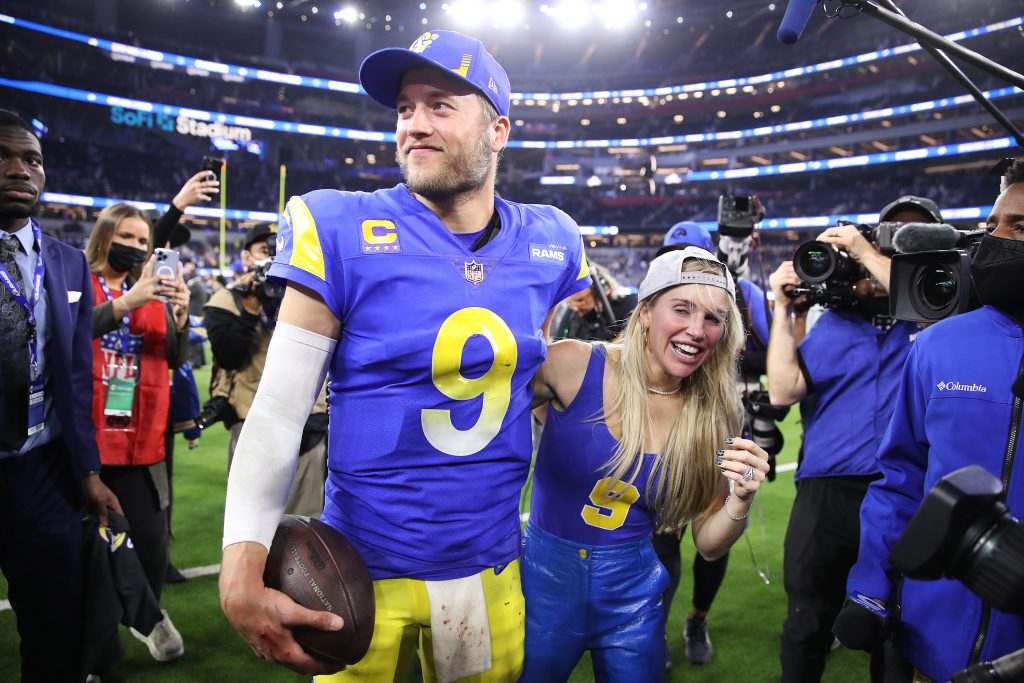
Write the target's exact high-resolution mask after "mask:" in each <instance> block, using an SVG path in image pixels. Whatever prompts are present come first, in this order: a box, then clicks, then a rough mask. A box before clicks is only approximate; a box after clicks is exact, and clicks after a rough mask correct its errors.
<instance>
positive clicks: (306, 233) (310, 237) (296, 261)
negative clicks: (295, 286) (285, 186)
mask: <svg viewBox="0 0 1024 683" xmlns="http://www.w3.org/2000/svg"><path fill="white" fill-rule="evenodd" d="M288 213H289V214H290V216H291V223H292V253H291V257H290V258H289V259H288V265H291V266H295V267H296V268H300V269H302V270H304V271H306V272H307V273H309V274H310V275H312V276H314V277H317V278H320V279H321V280H323V281H324V282H326V281H327V276H326V274H325V271H324V252H323V249H322V248H321V247H320V235H319V233H318V232H317V229H316V221H315V220H313V214H311V213H310V212H309V207H308V206H306V202H304V201H302V198H301V197H292V198H291V200H289V202H288Z"/></svg>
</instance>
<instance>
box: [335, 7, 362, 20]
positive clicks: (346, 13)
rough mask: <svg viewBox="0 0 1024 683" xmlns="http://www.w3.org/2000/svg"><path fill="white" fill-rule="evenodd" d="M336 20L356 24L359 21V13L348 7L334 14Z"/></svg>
mask: <svg viewBox="0 0 1024 683" xmlns="http://www.w3.org/2000/svg"><path fill="white" fill-rule="evenodd" d="M334 19H335V20H336V21H344V22H345V23H346V24H354V23H356V20H358V19H359V12H358V11H357V10H356V8H355V7H353V6H352V5H347V6H345V7H342V8H341V9H339V10H338V11H337V12H335V13H334Z"/></svg>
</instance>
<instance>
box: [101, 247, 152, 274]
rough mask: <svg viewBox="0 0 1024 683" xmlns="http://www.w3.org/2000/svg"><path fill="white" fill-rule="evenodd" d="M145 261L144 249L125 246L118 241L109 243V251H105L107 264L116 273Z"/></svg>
mask: <svg viewBox="0 0 1024 683" xmlns="http://www.w3.org/2000/svg"><path fill="white" fill-rule="evenodd" d="M145 262H146V252H145V250H143V249H136V248H135V247H129V246H125V245H123V244H120V243H119V242H111V243H110V251H108V252H107V265H109V266H110V267H111V269H113V270H115V271H117V272H118V273H127V272H128V271H130V270H134V269H135V268H138V267H139V266H141V265H142V264H143V263H145Z"/></svg>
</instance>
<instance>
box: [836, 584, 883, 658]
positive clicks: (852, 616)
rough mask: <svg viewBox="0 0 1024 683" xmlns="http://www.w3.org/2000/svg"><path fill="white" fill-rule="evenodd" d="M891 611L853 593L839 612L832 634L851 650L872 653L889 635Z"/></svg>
mask: <svg viewBox="0 0 1024 683" xmlns="http://www.w3.org/2000/svg"><path fill="white" fill-rule="evenodd" d="M888 618H889V611H888V610H887V609H885V607H883V606H882V605H881V604H880V603H879V602H878V601H877V600H873V599H872V598H869V597H867V596H866V595H862V594H861V593H851V594H850V595H849V597H847V598H846V604H845V605H843V608H842V609H841V610H839V614H838V615H837V616H836V621H835V624H834V625H833V626H832V632H833V633H834V634H835V636H836V638H838V639H839V642H840V643H842V644H843V645H845V646H846V647H848V648H850V649H851V650H863V651H864V652H871V650H873V649H874V648H875V646H876V645H877V644H878V643H880V642H882V641H883V640H885V639H886V638H887V637H888V635H889V626H888Z"/></svg>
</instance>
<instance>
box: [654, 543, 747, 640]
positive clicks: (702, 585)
mask: <svg viewBox="0 0 1024 683" xmlns="http://www.w3.org/2000/svg"><path fill="white" fill-rule="evenodd" d="M685 533H686V527H683V529H682V531H680V532H679V533H678V534H654V539H653V541H654V551H655V552H656V553H657V554H658V559H659V560H661V563H662V564H663V565H665V569H666V571H668V579H669V583H668V588H666V589H665V592H664V594H663V595H662V604H663V605H664V608H665V623H666V624H667V623H668V613H669V611H670V610H671V608H672V599H673V598H674V597H675V595H676V589H677V588H679V581H680V579H681V578H682V573H683V572H682V558H681V556H680V553H679V541H680V539H681V538H682V536H683V535H684V534H685ZM728 566H729V554H728V553H726V554H725V555H724V556H722V558H721V559H718V560H714V561H709V560H705V559H704V558H703V557H701V556H700V553H697V556H696V557H695V558H694V560H693V606H694V607H695V608H696V609H697V610H699V611H701V612H709V611H711V603H713V602H714V601H715V596H716V595H718V589H719V588H721V587H722V581H724V580H725V570H726V568H728Z"/></svg>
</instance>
